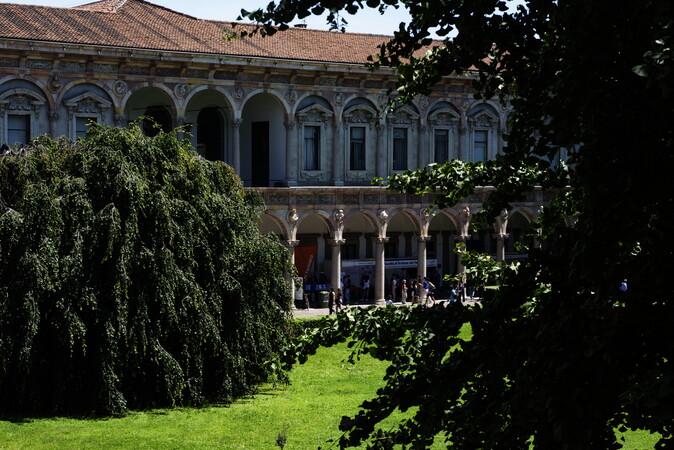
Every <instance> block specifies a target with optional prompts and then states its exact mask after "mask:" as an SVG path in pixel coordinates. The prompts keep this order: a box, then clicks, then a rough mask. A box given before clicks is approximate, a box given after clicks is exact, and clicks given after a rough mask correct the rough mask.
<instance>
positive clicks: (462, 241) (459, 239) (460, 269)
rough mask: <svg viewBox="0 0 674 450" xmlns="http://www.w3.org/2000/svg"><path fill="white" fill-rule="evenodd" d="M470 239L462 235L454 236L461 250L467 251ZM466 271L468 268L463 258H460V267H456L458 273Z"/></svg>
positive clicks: (468, 236) (467, 235)
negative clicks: (467, 242) (467, 243)
mask: <svg viewBox="0 0 674 450" xmlns="http://www.w3.org/2000/svg"><path fill="white" fill-rule="evenodd" d="M468 239H470V235H469V234H466V235H460V234H455V235H454V242H455V243H459V244H461V249H462V250H465V249H466V241H467V240H468ZM464 270H466V266H464V265H463V256H459V258H458V265H457V267H456V272H457V273H461V272H463V271H464Z"/></svg>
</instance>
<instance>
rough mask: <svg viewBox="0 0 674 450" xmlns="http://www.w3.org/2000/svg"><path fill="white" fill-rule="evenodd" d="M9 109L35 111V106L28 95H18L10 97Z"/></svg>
mask: <svg viewBox="0 0 674 450" xmlns="http://www.w3.org/2000/svg"><path fill="white" fill-rule="evenodd" d="M7 109H8V110H10V111H35V105H34V104H33V101H32V99H30V98H29V97H28V96H27V95H24V94H17V95H12V96H11V97H9V104H8V105H7Z"/></svg>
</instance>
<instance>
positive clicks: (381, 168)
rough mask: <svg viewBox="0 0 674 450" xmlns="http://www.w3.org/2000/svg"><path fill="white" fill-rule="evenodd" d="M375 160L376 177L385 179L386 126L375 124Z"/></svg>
mask: <svg viewBox="0 0 674 450" xmlns="http://www.w3.org/2000/svg"><path fill="white" fill-rule="evenodd" d="M376 156H377V160H376V171H377V173H376V174H377V176H378V177H381V178H386V175H387V173H386V162H387V158H386V125H384V124H383V123H378V124H377V155H376Z"/></svg>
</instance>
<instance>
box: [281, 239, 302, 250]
mask: <svg viewBox="0 0 674 450" xmlns="http://www.w3.org/2000/svg"><path fill="white" fill-rule="evenodd" d="M282 242H283V245H285V246H286V247H288V248H295V247H297V246H298V245H300V241H291V240H287V241H282Z"/></svg>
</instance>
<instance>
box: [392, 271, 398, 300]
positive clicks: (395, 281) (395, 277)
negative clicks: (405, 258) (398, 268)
mask: <svg viewBox="0 0 674 450" xmlns="http://www.w3.org/2000/svg"><path fill="white" fill-rule="evenodd" d="M397 299H398V274H395V273H394V274H393V278H392V279H391V301H392V302H393V303H395V302H396V301H397Z"/></svg>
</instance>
